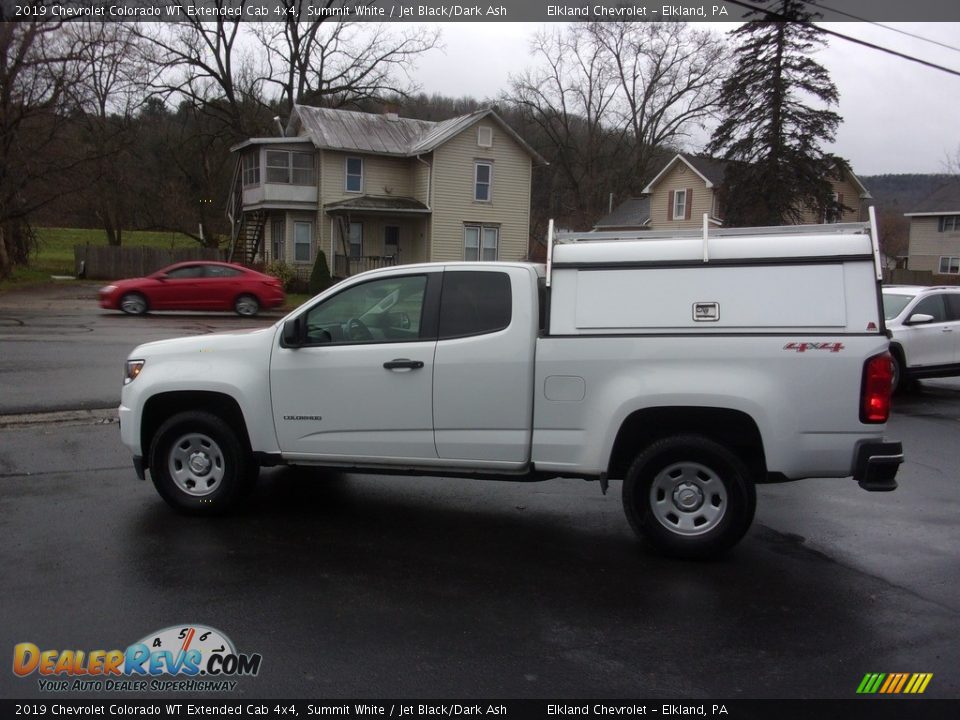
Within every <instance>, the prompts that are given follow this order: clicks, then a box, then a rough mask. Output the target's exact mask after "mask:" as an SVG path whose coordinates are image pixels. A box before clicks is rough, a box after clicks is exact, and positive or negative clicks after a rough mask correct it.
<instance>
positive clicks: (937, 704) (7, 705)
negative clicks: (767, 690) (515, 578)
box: [0, 697, 960, 720]
mask: <svg viewBox="0 0 960 720" xmlns="http://www.w3.org/2000/svg"><path fill="white" fill-rule="evenodd" d="M0 717H2V718H5V719H10V718H28V717H31V718H52V717H73V718H76V717H114V718H119V717H122V718H131V717H149V718H211V717H215V718H265V719H270V720H272V719H273V718H357V719H358V720H371V719H374V718H396V719H397V720H404V719H405V718H409V719H410V720H442V718H458V719H459V718H486V719H487V720H551V719H555V720H570V719H571V718H588V719H589V720H610V719H611V718H629V719H630V720H633V719H634V718H651V717H652V718H669V719H670V720H682V719H684V718H698V717H708V718H716V719H718V720H719V719H724V720H767V719H769V718H776V719H777V720H794V719H797V720H799V719H800V718H803V719H804V720H807V719H808V718H816V719H817V720H941V719H942V720H946V719H947V718H950V719H951V720H952V719H953V718H956V717H960V700H932V699H922V698H911V699H892V698H891V699H887V698H873V699H851V700H708V701H704V700H692V701H691V700H684V701H676V700H276V699H274V700H248V699H243V700H239V699H220V700H184V699H166V698H161V699H154V700H122V699H121V700H71V699H60V698H56V697H50V698H43V699H40V700H0Z"/></svg>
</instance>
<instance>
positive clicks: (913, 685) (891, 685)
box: [857, 673, 933, 695]
mask: <svg viewBox="0 0 960 720" xmlns="http://www.w3.org/2000/svg"><path fill="white" fill-rule="evenodd" d="M932 679H933V673H867V674H866V675H864V676H863V680H861V681H860V684H859V685H858V686H857V694H858V695H873V694H875V693H880V694H882V695H898V694H901V693H903V694H910V695H919V694H922V693H924V692H925V691H926V689H927V685H929V684H930V681H931V680H932Z"/></svg>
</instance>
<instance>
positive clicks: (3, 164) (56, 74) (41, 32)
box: [0, 21, 82, 277]
mask: <svg viewBox="0 0 960 720" xmlns="http://www.w3.org/2000/svg"><path fill="white" fill-rule="evenodd" d="M61 28H62V23H59V22H49V21H46V22H45V21H24V22H15V23H14V22H7V23H0V277H5V276H7V275H8V274H9V273H10V270H11V269H12V267H13V266H14V265H18V264H25V263H26V262H27V261H28V259H29V253H30V250H31V247H32V238H33V235H32V230H31V229H30V222H29V220H30V215H31V214H32V213H34V212H35V211H37V210H38V209H40V208H42V207H43V206H44V205H47V204H48V203H50V202H52V201H53V200H54V199H55V198H57V197H60V196H61V195H62V194H63V192H65V191H67V192H69V191H70V190H71V188H72V187H75V185H74V186H71V183H70V178H71V174H72V173H73V171H74V170H76V169H77V168H78V167H79V166H80V164H81V161H82V157H81V156H80V155H79V154H78V152H77V149H76V148H75V147H74V144H73V143H71V139H72V138H71V136H70V128H69V126H68V125H67V123H66V118H65V115H64V113H63V112H62V111H63V109H64V107H63V105H64V91H65V88H67V87H68V86H69V85H70V83H71V82H73V81H74V80H75V76H74V75H73V73H74V72H75V71H76V63H75V62H74V61H75V60H76V58H77V49H76V47H74V46H73V44H72V43H71V42H70V39H69V38H68V37H67V36H66V35H65V34H64V33H62V32H61ZM52 179H55V180H56V181H52Z"/></svg>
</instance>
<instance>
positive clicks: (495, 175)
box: [228, 105, 544, 277]
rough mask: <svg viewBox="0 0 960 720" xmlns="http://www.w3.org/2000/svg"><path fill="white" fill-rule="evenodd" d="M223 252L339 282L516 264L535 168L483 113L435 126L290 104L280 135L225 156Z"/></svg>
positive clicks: (505, 130) (526, 231)
mask: <svg viewBox="0 0 960 720" xmlns="http://www.w3.org/2000/svg"><path fill="white" fill-rule="evenodd" d="M231 150H232V152H234V153H236V155H237V170H236V177H235V182H234V185H233V194H232V196H231V200H230V205H229V210H228V216H229V217H230V219H231V223H232V226H233V238H232V243H231V253H232V256H233V257H234V259H237V260H241V261H245V262H261V261H263V262H268V261H270V260H275V259H279V260H284V261H286V262H288V263H290V264H292V265H294V266H295V267H297V268H298V270H299V274H301V275H303V274H305V273H307V272H309V268H310V267H311V266H312V264H313V261H314V259H315V258H316V254H317V251H318V250H323V252H324V253H325V254H326V256H327V261H328V263H329V264H330V268H331V272H332V273H333V274H334V275H336V276H339V277H343V276H346V275H352V274H355V273H357V272H360V271H363V270H368V269H371V268H375V267H382V266H385V265H395V264H405V263H413V262H425V261H443V260H446V261H449V260H478V261H480V260H520V259H523V258H524V257H525V256H526V254H527V246H528V240H529V235H530V186H531V178H532V169H533V165H534V164H543V163H544V160H543V158H541V157H540V156H539V155H538V154H537V153H536V152H535V151H534V150H533V149H532V148H531V147H530V146H529V145H528V144H527V143H526V142H525V141H524V140H523V139H522V138H521V137H520V136H519V135H517V133H516V132H515V131H514V130H513V129H512V128H510V126H509V125H507V124H506V123H505V122H504V121H503V119H501V118H500V117H499V116H498V115H497V113H496V112H494V111H493V110H492V109H485V110H479V111H477V112H474V113H471V114H469V115H463V116H460V117H455V118H452V119H450V120H445V121H443V122H429V121H426V120H414V119H410V118H401V117H399V116H398V115H397V114H395V113H385V114H382V115H377V114H371V113H363V112H354V111H348V110H333V109H328V108H317V107H309V106H305V105H297V106H295V108H294V112H293V115H292V117H291V118H290V121H289V123H288V125H287V127H286V128H285V132H284V136H283V137H263V138H250V139H249V140H246V141H245V142H242V143H240V144H238V145H236V146H234V147H233V148H231Z"/></svg>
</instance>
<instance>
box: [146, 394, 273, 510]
mask: <svg viewBox="0 0 960 720" xmlns="http://www.w3.org/2000/svg"><path fill="white" fill-rule="evenodd" d="M258 469H259V468H258V466H257V465H256V463H254V462H253V459H252V458H251V457H250V456H249V453H248V452H247V451H246V450H245V448H244V444H243V442H242V441H241V440H240V438H238V436H237V433H236V432H234V431H233V430H232V429H231V428H230V426H229V425H227V424H226V423H225V422H224V421H223V420H222V419H221V418H219V417H217V416H216V415H213V414H211V413H207V412H198V411H188V412H181V413H177V414H176V415H173V416H172V417H170V418H169V419H167V421H166V422H164V423H163V424H162V425H161V426H160V429H159V430H157V433H156V435H154V438H153V442H152V443H151V449H150V477H151V478H152V479H153V484H154V485H155V486H156V488H157V492H159V493H160V496H161V497H162V498H163V499H164V500H166V501H167V503H168V504H170V505H171V506H172V507H174V508H175V509H177V510H179V511H181V512H185V513H190V514H203V515H213V514H218V513H223V512H226V511H227V510H230V509H232V508H233V507H235V506H236V505H237V503H239V502H240V500H242V499H243V497H244V496H245V495H246V493H247V491H248V490H249V489H250V488H251V486H252V485H253V482H254V480H255V479H256V475H257V470H258Z"/></svg>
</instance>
